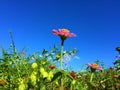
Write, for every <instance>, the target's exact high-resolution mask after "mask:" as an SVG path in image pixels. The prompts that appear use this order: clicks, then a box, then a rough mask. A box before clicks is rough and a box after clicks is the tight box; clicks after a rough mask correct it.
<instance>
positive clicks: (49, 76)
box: [47, 71, 53, 81]
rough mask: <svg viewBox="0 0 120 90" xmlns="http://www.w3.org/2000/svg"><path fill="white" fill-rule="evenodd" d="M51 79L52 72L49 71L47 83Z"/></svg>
mask: <svg viewBox="0 0 120 90" xmlns="http://www.w3.org/2000/svg"><path fill="white" fill-rule="evenodd" d="M52 78H53V72H52V71H50V72H49V73H48V77H47V80H48V81H51V79H52Z"/></svg>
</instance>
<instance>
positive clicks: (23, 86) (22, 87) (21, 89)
mask: <svg viewBox="0 0 120 90" xmlns="http://www.w3.org/2000/svg"><path fill="white" fill-rule="evenodd" d="M25 89H26V86H25V84H24V83H23V84H20V85H19V87H18V90H25Z"/></svg>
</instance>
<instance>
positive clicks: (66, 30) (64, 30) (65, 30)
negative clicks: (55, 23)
mask: <svg viewBox="0 0 120 90" xmlns="http://www.w3.org/2000/svg"><path fill="white" fill-rule="evenodd" d="M61 30H62V31H63V32H67V33H68V32H70V31H69V30H68V29H64V28H63V29H61Z"/></svg>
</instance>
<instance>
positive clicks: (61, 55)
mask: <svg viewBox="0 0 120 90" xmlns="http://www.w3.org/2000/svg"><path fill="white" fill-rule="evenodd" d="M63 47H64V40H62V42H61V52H60V70H62V69H63V66H62V64H63V63H62V61H63V60H62V59H63V58H62V57H63ZM62 77H63V76H61V85H60V90H63V81H62Z"/></svg>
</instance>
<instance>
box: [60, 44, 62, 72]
mask: <svg viewBox="0 0 120 90" xmlns="http://www.w3.org/2000/svg"><path fill="white" fill-rule="evenodd" d="M62 53H63V46H61V52H60V70H62V68H63V67H62V57H63V55H62Z"/></svg>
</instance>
